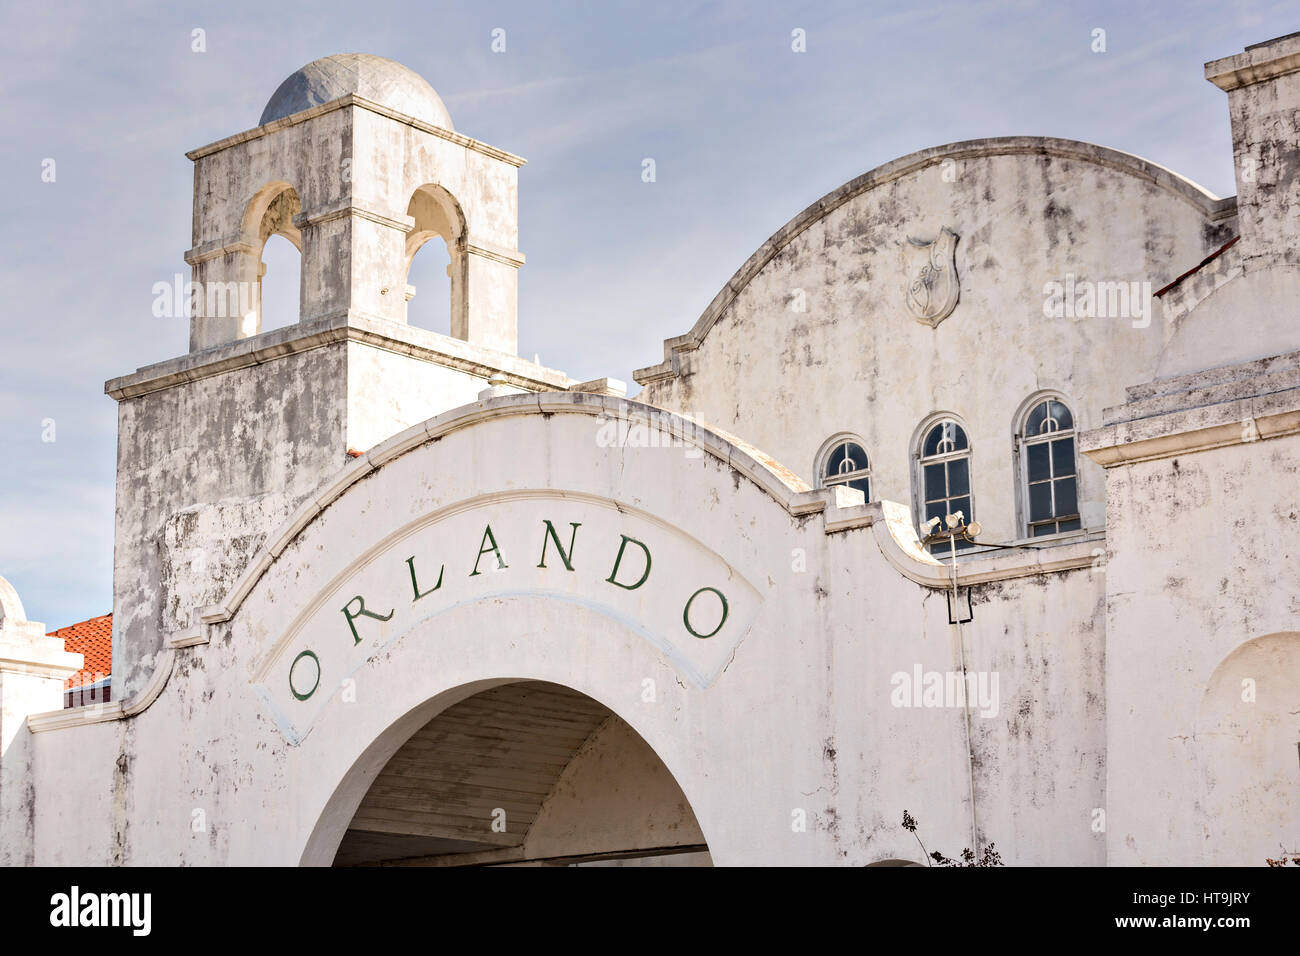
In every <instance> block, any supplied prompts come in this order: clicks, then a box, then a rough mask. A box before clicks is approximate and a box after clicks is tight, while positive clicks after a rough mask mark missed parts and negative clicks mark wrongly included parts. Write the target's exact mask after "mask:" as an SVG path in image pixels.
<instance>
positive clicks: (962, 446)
mask: <svg viewBox="0 0 1300 956" xmlns="http://www.w3.org/2000/svg"><path fill="white" fill-rule="evenodd" d="M958 511H960V512H961V513H962V516H963V518H964V519H965V521H966V522H967V523H968V524H969V523H970V522H971V521H974V520H975V508H974V505H973V503H972V500H971V475H970V441H969V440H968V439H967V437H966V430H965V429H964V428H962V427H961V425H959V424H957V423H956V422H955V421H952V420H951V419H945V420H943V421H940V422H936V423H935V424H934V425H932V426H931V427H930V428H929V429H928V430H927V431H926V433H925V437H924V438H923V439H922V441H921V513H922V517H921V521H922V523H923V524H924V522H927V521H929V520H930V519H931V518H938V519H939V521H940V525H939V527H940V528H943V527H944V524H943V521H944V519H945V518H946V517H947V516H948V515H950V514H953V513H955V512H958ZM970 547H973V544H972V542H970V541H967V540H963V539H958V541H957V550H958V551H961V550H963V549H964V548H970ZM951 549H952V545H951V544H950V543H949V542H948V541H947V540H944V541H936V542H933V543H932V544H931V545H930V551H931V552H932V553H933V554H937V555H944V554H949V553H951Z"/></svg>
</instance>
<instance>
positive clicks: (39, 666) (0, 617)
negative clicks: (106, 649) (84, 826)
mask: <svg viewBox="0 0 1300 956" xmlns="http://www.w3.org/2000/svg"><path fill="white" fill-rule="evenodd" d="M82 665H83V658H82V655H80V654H71V653H69V652H67V651H65V650H64V649H63V641H61V640H58V639H57V638H53V637H47V636H46V634H45V625H43V624H37V623H35V622H34V621H28V620H27V615H26V613H25V612H24V611H23V605H22V602H21V601H19V600H18V594H17V593H16V592H15V591H14V589H13V588H12V587H11V586H10V584H9V582H8V581H6V580H5V579H4V578H0V866H30V865H32V863H33V862H34V861H35V857H36V842H35V838H36V780H35V767H34V765H33V760H32V734H31V731H30V730H28V729H27V717H28V715H30V714H36V713H40V712H42V711H47V710H58V709H60V708H61V707H62V706H63V682H64V681H65V680H67V679H68V678H69V677H71V676H72V675H73V674H75V673H76V672H77V671H79V670H81V668H82ZM68 783H69V785H73V786H75V785H76V781H68Z"/></svg>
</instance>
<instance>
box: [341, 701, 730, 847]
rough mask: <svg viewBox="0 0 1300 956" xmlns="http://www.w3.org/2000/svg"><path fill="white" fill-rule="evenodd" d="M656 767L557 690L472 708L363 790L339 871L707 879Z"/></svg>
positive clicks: (419, 740)
mask: <svg viewBox="0 0 1300 956" xmlns="http://www.w3.org/2000/svg"><path fill="white" fill-rule="evenodd" d="M710 864H711V860H710V857H709V853H708V849H707V847H706V846H705V841H704V835H703V833H702V832H701V830H700V826H699V824H698V822H697V821H696V819H695V814H694V813H693V811H692V810H691V807H690V805H689V804H688V802H687V800H686V797H685V795H684V794H683V793H682V790H681V787H679V786H678V784H677V782H676V781H675V780H674V779H673V776H672V774H671V773H670V772H669V770H668V768H667V767H666V766H665V765H664V763H663V761H662V760H660V759H659V757H658V756H657V755H656V754H655V752H654V751H653V750H652V749H651V748H650V746H649V745H648V744H647V743H646V742H645V741H644V740H643V739H642V738H641V737H640V736H639V735H638V734H637V733H636V731H635V730H633V729H632V728H631V727H630V726H629V725H628V724H627V723H626V722H625V721H623V720H622V719H621V718H619V717H618V716H617V715H616V714H615V713H614V712H613V711H611V710H610V709H609V708H608V707H606V706H604V705H603V704H601V703H599V702H598V701H596V700H593V699H592V698H590V697H588V696H586V695H584V694H581V693H578V692H577V691H575V690H572V689H570V688H568V687H564V686H562V685H560V684H553V683H547V682H544V681H516V682H512V683H506V684H500V685H497V686H495V687H492V688H490V689H487V690H483V691H480V692H479V693H476V694H473V695H471V696H469V697H467V698H465V699H464V700H461V701H460V702H458V703H455V704H453V705H452V706H450V707H448V708H446V709H445V710H443V711H442V712H441V713H439V714H438V715H437V716H435V717H433V718H432V719H430V720H429V721H428V722H427V723H425V724H424V725H423V726H421V727H420V728H419V729H418V730H416V731H415V733H414V734H412V735H411V736H410V737H409V738H408V739H407V740H406V742H405V743H404V744H402V746H401V747H399V748H398V749H397V751H396V752H395V753H394V754H393V755H392V757H391V758H389V760H388V761H387V763H386V764H385V765H384V766H383V768H382V769H381V770H380V771H379V773H378V774H377V776H376V777H375V779H374V781H373V783H371V785H370V787H369V789H368V790H367V792H366V795H365V796H364V797H363V798H362V800H361V802H360V804H359V805H358V806H357V809H356V811H355V813H354V814H353V816H352V819H351V822H350V823H349V824H348V827H347V830H346V832H345V833H344V836H343V839H342V841H341V842H340V844H339V847H338V851H337V853H336V854H335V856H334V865H335V866H367V865H395V866H521V865H524V866H527V865H533V866H554V865H560V866H571V865H601V866H628V865H631V866H708V865H710Z"/></svg>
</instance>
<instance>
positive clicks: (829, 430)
mask: <svg viewBox="0 0 1300 956" xmlns="http://www.w3.org/2000/svg"><path fill="white" fill-rule="evenodd" d="M846 196H847V197H848V198H845V197H846ZM828 207H829V211H825V212H824V211H823V210H825V209H827V208H828ZM1230 213H1231V206H1230V204H1228V205H1227V206H1225V205H1224V204H1223V203H1220V202H1216V201H1215V200H1214V199H1213V197H1211V196H1210V195H1209V194H1207V193H1204V192H1203V191H1201V190H1199V188H1198V187H1195V186H1193V185H1191V184H1189V183H1187V182H1186V181H1184V180H1181V179H1179V178H1178V177H1176V176H1174V175H1173V174H1171V173H1169V172H1168V171H1166V170H1162V169H1160V168H1159V167H1157V166H1154V165H1153V164H1150V163H1146V162H1145V161H1142V160H1139V159H1137V158H1136V157H1131V156H1128V155H1126V154H1123V153H1117V152H1115V151H1113V150H1107V149H1102V148H1100V147H1095V146H1089V145H1088V144H1084V143H1074V142H1069V141H1064V140H1048V139H1036V138H1032V137H1020V138H1012V139H1005V140H980V141H975V142H973V143H958V144H954V145H953V146H949V147H942V148H939V149H932V150H926V151H924V152H923V153H919V154H915V155H914V156H909V157H905V158H904V159H901V160H897V161H895V162H894V163H890V164H888V165H887V166H885V167H882V168H881V169H880V170H876V171H873V172H872V173H868V174H866V175H865V176H863V177H861V179H860V180H855V182H854V183H851V184H849V185H848V186H846V187H844V188H842V189H840V190H836V191H835V192H834V193H832V194H831V195H830V196H828V197H826V198H825V199H823V200H821V201H820V202H819V203H816V204H814V205H813V206H812V207H810V208H809V209H808V210H806V211H805V212H804V213H803V214H801V216H799V217H796V219H795V220H792V223H791V225H789V226H787V227H785V229H783V230H782V231H781V232H779V233H778V234H777V236H774V237H773V240H770V241H769V244H768V246H765V247H764V250H760V253H762V254H765V253H766V251H767V250H768V249H769V247H772V246H779V248H777V249H776V251H775V254H774V255H773V256H772V258H771V259H770V260H769V261H767V262H766V264H764V265H762V266H761V268H759V269H758V270H757V272H755V273H754V274H752V275H750V274H749V271H750V270H749V269H742V270H741V272H740V273H738V274H737V277H736V278H733V280H732V282H731V283H729V286H728V288H727V289H726V290H724V292H723V293H721V294H720V295H719V299H718V300H715V302H714V305H713V306H711V307H710V310H709V311H708V312H706V313H705V319H702V320H701V322H702V324H708V322H710V321H711V322H712V324H711V326H709V327H708V328H707V331H705V330H704V329H703V328H702V325H697V327H696V328H697V329H699V330H700V331H702V332H703V339H702V341H700V342H699V343H698V346H697V347H694V348H691V347H690V345H689V343H686V344H681V345H679V344H678V343H679V340H680V339H681V338H688V339H690V340H691V341H694V336H686V337H679V338H678V339H670V340H668V342H667V343H666V344H665V353H666V355H667V356H668V360H667V361H666V362H665V363H664V364H663V365H660V366H654V367H651V368H646V369H642V370H640V371H639V372H638V373H637V380H638V381H640V382H642V383H643V384H644V385H645V386H646V388H645V391H644V393H642V394H641V395H640V396H638V397H639V398H640V399H641V400H643V401H648V402H650V403H652V404H655V405H660V406H663V407H665V408H674V409H684V410H688V411H690V412H691V413H692V414H695V415H697V416H699V417H700V418H702V419H703V420H705V421H708V422H711V423H713V424H715V425H717V426H718V427H720V428H723V429H726V430H727V431H729V432H732V433H734V434H738V435H744V436H745V438H746V439H747V440H748V441H751V442H753V443H754V444H755V445H757V446H758V447H760V448H763V449H764V450H766V451H768V452H769V453H771V454H772V455H773V456H774V457H775V458H777V459H778V460H779V461H781V462H783V463H785V464H786V465H787V466H788V467H790V468H792V469H793V470H794V471H795V472H796V473H797V474H799V475H800V476H802V477H803V478H804V479H805V480H808V481H813V480H815V478H816V475H815V474H814V462H815V459H816V457H817V453H818V450H819V449H820V448H821V447H822V445H823V443H825V442H826V440H827V439H829V438H830V437H831V436H833V435H835V434H837V433H840V432H848V433H852V434H856V435H858V436H859V437H861V438H862V439H863V440H864V442H865V446H866V452H867V455H868V457H869V460H870V462H871V470H872V494H873V496H874V497H878V498H884V499H891V500H895V501H909V500H914V498H915V490H916V489H914V488H913V480H914V479H913V474H912V471H913V468H912V462H913V456H914V454H915V453H916V444H917V440H918V436H917V435H916V431H917V429H918V428H919V427H920V426H921V424H922V422H923V421H924V420H926V419H927V418H929V417H930V416H932V415H934V414H935V413H937V412H948V413H951V414H954V415H956V416H958V418H959V419H960V420H962V421H964V422H965V424H966V426H967V433H968V434H969V436H970V442H971V449H972V462H971V465H972V474H973V476H974V487H973V489H972V490H973V497H974V510H975V514H976V515H977V516H978V519H979V521H980V523H981V524H983V526H984V527H985V529H986V536H987V538H988V540H990V541H999V542H1005V541H1011V540H1015V539H1019V538H1023V537H1025V532H1024V530H1023V528H1022V526H1021V523H1020V520H1019V517H1018V507H1019V504H1018V502H1017V498H1016V494H1017V486H1018V484H1019V478H1018V476H1017V467H1016V463H1015V459H1014V448H1015V443H1014V436H1015V433H1016V431H1017V428H1018V422H1017V413H1018V412H1019V411H1020V410H1021V409H1022V406H1024V404H1025V403H1026V402H1027V401H1028V400H1030V399H1031V397H1032V396H1035V395H1038V394H1041V393H1043V392H1045V391H1055V392H1059V393H1060V394H1062V395H1063V396H1064V397H1065V398H1066V400H1067V401H1068V402H1069V404H1070V406H1071V408H1072V409H1073V411H1074V414H1075V419H1076V422H1077V423H1078V424H1079V426H1080V427H1081V428H1091V427H1094V426H1095V425H1097V424H1100V420H1101V411H1102V409H1103V408H1105V407H1107V406H1109V405H1113V404H1116V403H1117V402H1119V401H1120V400H1122V398H1123V394H1124V387H1125V386H1127V385H1131V384H1133V383H1135V382H1140V381H1145V380H1146V379H1148V378H1150V377H1151V376H1152V375H1153V374H1154V372H1155V368H1156V362H1157V358H1158V356H1159V355H1160V352H1161V350H1162V349H1163V347H1164V345H1165V341H1166V338H1167V336H1168V330H1167V328H1166V327H1165V324H1164V321H1163V316H1162V315H1161V312H1160V309H1159V306H1158V305H1156V304H1154V303H1152V302H1151V301H1149V300H1147V299H1144V300H1143V302H1142V303H1141V304H1142V305H1145V306H1148V307H1150V308H1151V314H1150V324H1149V325H1148V326H1146V327H1135V325H1138V326H1140V325H1142V323H1143V322H1144V321H1145V319H1144V318H1143V317H1141V316H1137V317H1124V316H1121V317H1088V318H1071V317H1061V318H1047V317H1045V315H1044V312H1043V305H1044V301H1045V299H1046V296H1045V295H1044V285H1045V284H1046V283H1048V282H1053V281H1056V282H1064V281H1065V277H1066V276H1067V275H1073V276H1074V277H1075V278H1076V281H1077V282H1079V283H1082V282H1088V281H1091V282H1148V283H1150V285H1149V286H1148V295H1149V293H1150V291H1152V290H1155V289H1159V288H1161V287H1162V286H1164V285H1165V284H1166V283H1167V282H1168V281H1169V280H1170V279H1173V278H1174V277H1175V276H1177V275H1179V274H1180V273H1182V272H1184V271H1186V270H1187V269H1189V268H1191V267H1192V266H1194V265H1195V264H1196V263H1197V262H1199V261H1200V260H1201V259H1202V258H1204V257H1205V256H1206V255H1207V254H1208V253H1209V252H1211V251H1212V250H1213V249H1215V248H1217V247H1218V246H1219V245H1221V244H1222V243H1223V242H1224V241H1226V240H1227V239H1228V238H1230V237H1231V235H1232V234H1233V233H1232V231H1231V227H1232V224H1231V219H1230ZM945 227H946V228H949V229H951V230H953V231H954V232H956V233H957V235H958V237H959V238H958V242H957V247H956V267H957V276H958V278H959V280H960V284H961V297H960V299H959V300H958V302H957V305H956V308H955V309H954V311H953V312H952V314H951V315H950V316H948V317H947V318H946V319H944V320H943V321H942V322H941V323H940V324H939V325H938V327H937V328H932V327H931V326H930V325H928V324H926V323H924V322H919V321H917V320H916V319H914V318H913V317H912V315H911V314H910V313H909V312H908V309H907V307H906V305H905V302H904V298H905V294H906V292H907V287H908V282H909V280H910V274H909V273H908V272H907V271H906V270H905V269H903V268H902V267H901V266H900V256H901V254H902V252H903V246H905V245H906V244H907V240H908V238H909V237H916V238H919V239H925V240H930V239H932V238H934V236H935V235H937V234H938V232H939V231H940V230H941V229H942V228H945ZM754 261H755V260H751V263H753V262H754ZM733 295H734V298H731V296H733ZM728 300H729V304H727V305H725V307H722V308H720V309H719V308H718V306H719V305H720V303H722V302H726V301H728ZM797 307H798V308H803V309H804V310H805V311H796V308H797ZM1079 499H1080V508H1081V513H1082V518H1083V525H1084V528H1085V529H1087V528H1091V529H1097V530H1099V529H1100V528H1101V527H1102V526H1103V524H1104V507H1105V506H1104V502H1105V489H1104V484H1103V479H1102V476H1101V473H1100V470H1099V469H1097V468H1095V467H1093V466H1092V465H1090V464H1089V463H1088V462H1086V461H1084V462H1083V463H1082V467H1081V470H1080V476H1079ZM967 517H970V516H969V515H968V516H967Z"/></svg>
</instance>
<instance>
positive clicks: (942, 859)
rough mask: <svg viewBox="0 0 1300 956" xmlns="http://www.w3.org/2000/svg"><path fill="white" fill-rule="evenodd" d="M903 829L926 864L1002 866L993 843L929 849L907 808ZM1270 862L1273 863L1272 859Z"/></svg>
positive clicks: (1000, 856)
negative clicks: (956, 852)
mask: <svg viewBox="0 0 1300 956" xmlns="http://www.w3.org/2000/svg"><path fill="white" fill-rule="evenodd" d="M903 829H904V830H906V831H907V832H908V833H910V834H912V836H914V837H916V842H917V843H918V844H920V847H921V853H922V854H924V856H925V860H926V864H927V865H928V866H1002V865H1003V863H1002V855H1001V854H1000V853H998V851H997V847H996V846H995V845H994V844H992V843H990V844H988V845H987V846H985V847H984V849H983V850H982V851H980V855H979V856H978V857H977V856H976V855H975V851H974V850H972V849H971V848H970V847H966V848H965V849H964V850H962V851H961V857H960V859H956V860H954V859H953V858H952V857H950V856H944V855H943V854H942V853H940V852H939V851H938V850H936V851H934V852H933V853H931V852H929V851H927V850H926V848H925V844H924V843H922V842H921V837H920V834H918V833H917V832H916V817H914V816H912V815H911V814H910V813H908V812H907V811H906V810H904V811H903ZM931 861H933V862H931ZM1269 862H1270V864H1271V863H1272V861H1269Z"/></svg>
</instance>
